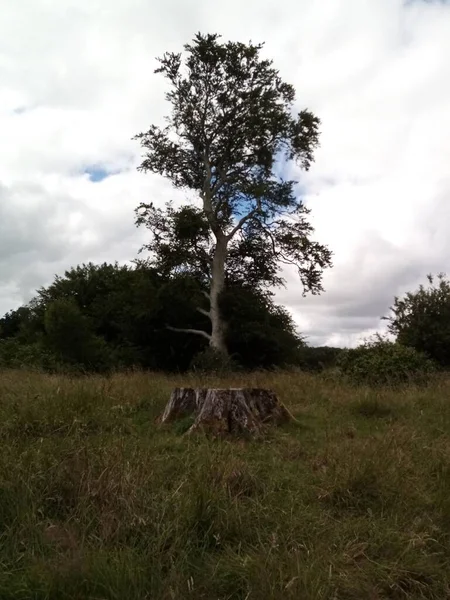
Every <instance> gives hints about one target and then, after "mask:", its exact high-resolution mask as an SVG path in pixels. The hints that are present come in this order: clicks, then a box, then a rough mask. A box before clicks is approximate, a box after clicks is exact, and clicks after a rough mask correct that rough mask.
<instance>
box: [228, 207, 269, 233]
mask: <svg viewBox="0 0 450 600" xmlns="http://www.w3.org/2000/svg"><path fill="white" fill-rule="evenodd" d="M257 203H258V206H257V207H256V208H254V209H253V210H251V211H250V212H249V213H248V214H247V215H245V216H243V217H242V219H240V220H239V221H238V223H237V225H236V226H235V227H234V228H233V229H232V230H231V233H229V234H228V235H227V240H228V241H230V240H231V239H232V238H233V237H234V235H235V233H237V232H238V231H239V230H241V229H242V227H243V225H244V224H245V223H246V222H247V221H249V220H250V219H252V218H253V217H254V216H255V215H256V214H257V213H258V212H259V211H260V210H261V200H260V199H259V198H258V199H257Z"/></svg>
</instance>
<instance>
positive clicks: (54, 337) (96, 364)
mask: <svg viewBox="0 0 450 600" xmlns="http://www.w3.org/2000/svg"><path fill="white" fill-rule="evenodd" d="M44 327H45V332H46V337H45V344H46V345H47V346H48V348H49V349H50V351H51V352H52V353H53V354H54V355H55V356H57V357H58V359H59V360H60V361H61V363H67V364H69V365H73V366H74V365H79V366H82V367H84V368H87V369H88V370H101V371H103V370H105V369H107V368H108V367H109V366H110V365H109V363H110V356H109V354H108V347H107V344H106V342H105V340H104V339H103V338H100V337H98V336H96V335H94V334H93V332H92V330H91V326H90V323H89V321H88V319H87V317H85V316H84V315H83V314H82V313H81V310H80V308H79V307H78V306H77V304H76V303H75V301H74V300H73V299H69V298H61V299H57V300H53V301H52V302H51V303H50V304H49V305H48V306H47V308H46V310H45V314H44Z"/></svg>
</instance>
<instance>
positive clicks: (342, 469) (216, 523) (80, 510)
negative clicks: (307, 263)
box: [0, 372, 450, 600]
mask: <svg viewBox="0 0 450 600" xmlns="http://www.w3.org/2000/svg"><path fill="white" fill-rule="evenodd" d="M180 383H183V384H186V378H183V379H182V380H181V379H179V378H178V379H177V378H167V377H164V376H160V375H145V374H132V375H127V376H125V375H117V376H114V377H112V378H109V379H103V378H89V379H69V378H64V377H47V376H43V375H38V374H28V373H19V372H4V373H1V374H0V439H1V445H2V448H1V453H0V598H1V600H9V599H15V600H16V599H23V600H28V599H31V598H32V599H35V600H44V599H46V600H54V599H67V600H74V599H80V600H81V599H83V600H84V599H92V600H94V599H95V600H106V599H108V600H109V599H116V600H127V599H137V600H142V599H144V598H145V599H148V600H150V599H152V600H153V599H161V600H173V599H176V600H178V599H180V600H185V599H186V600H189V599H195V600H201V599H205V600H232V599H233V600H234V599H236V600H264V599H274V600H278V599H279V600H281V599H290V598H292V599H296V600H298V599H301V600H308V599H330V600H332V599H333V600H351V599H353V600H363V599H368V600H371V599H372V600H381V599H403V598H405V599H406V598H408V599H415V598H417V599H419V598H421V599H426V598H429V599H436V600H437V599H438V600H445V599H446V598H448V599H450V563H449V559H450V537H449V536H450V440H449V433H450V381H449V380H447V379H439V380H438V379H436V381H435V382H434V383H433V385H432V386H430V387H429V388H427V389H422V390H421V389H414V388H408V389H404V390H400V391H399V390H397V391H389V390H385V391H373V390H370V389H351V388H348V387H345V386H344V385H342V384H339V383H337V382H335V381H333V380H332V379H328V380H327V378H325V377H319V376H307V375H299V374H276V375H270V374H254V375H251V376H248V375H247V376H238V377H235V378H233V380H231V379H230V380H228V381H226V382H217V381H213V380H211V381H204V380H203V381H202V382H201V384H202V385H233V386H237V385H242V384H243V385H248V386H255V387H260V386H264V387H271V388H273V389H274V390H275V391H277V392H278V394H279V396H280V398H281V399H282V400H283V402H285V403H286V405H287V406H288V408H289V409H290V410H291V411H292V412H293V414H294V415H295V417H296V419H297V421H296V422H293V423H291V424H289V425H288V426H286V427H284V428H280V429H278V430H273V431H271V432H270V434H269V435H268V436H267V437H266V438H265V439H263V440H258V441H253V442H249V441H238V440H208V439H204V438H202V437H194V438H190V439H187V438H186V437H183V436H182V435H181V433H182V428H180V427H179V428H177V426H174V427H172V428H166V429H160V428H158V427H157V426H156V425H155V422H154V421H155V417H156V415H157V414H158V413H159V412H160V411H161V410H162V408H163V406H164V404H165V401H166V400H167V398H168V395H169V393H170V390H171V388H172V387H174V386H175V385H177V384H180ZM192 383H194V384H199V383H200V382H198V381H197V382H196V381H193V382H192Z"/></svg>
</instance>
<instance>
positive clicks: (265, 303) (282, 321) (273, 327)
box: [221, 285, 303, 369]
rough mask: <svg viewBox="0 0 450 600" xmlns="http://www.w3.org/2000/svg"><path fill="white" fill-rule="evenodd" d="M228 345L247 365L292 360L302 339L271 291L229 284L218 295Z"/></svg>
mask: <svg viewBox="0 0 450 600" xmlns="http://www.w3.org/2000/svg"><path fill="white" fill-rule="evenodd" d="M221 308H222V312H223V315H224V317H225V319H226V321H227V323H228V336H227V337H228V339H227V342H228V347H229V349H230V352H231V354H232V356H233V357H234V358H235V359H236V360H237V361H238V362H239V364H241V365H242V366H244V367H245V368H247V369H256V368H268V369H270V368H272V367H274V366H278V367H280V366H284V365H288V364H294V363H295V362H296V360H297V350H298V348H299V346H301V344H302V343H303V342H302V340H301V338H300V336H299V335H298V333H297V331H296V326H295V323H294V322H293V320H292V317H291V315H290V314H289V313H288V312H287V310H285V309H284V308H283V307H281V306H277V305H276V304H275V303H274V302H273V301H272V298H271V296H270V295H268V294H263V293H261V292H259V291H258V290H257V289H256V290H255V289H250V288H249V287H248V286H240V285H234V286H230V287H228V289H226V290H225V292H224V293H223V295H222V298H221Z"/></svg>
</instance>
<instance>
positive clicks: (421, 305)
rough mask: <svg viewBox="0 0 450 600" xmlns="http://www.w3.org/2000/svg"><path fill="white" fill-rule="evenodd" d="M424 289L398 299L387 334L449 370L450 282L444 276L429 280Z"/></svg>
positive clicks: (395, 302)
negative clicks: (427, 285)
mask: <svg viewBox="0 0 450 600" xmlns="http://www.w3.org/2000/svg"><path fill="white" fill-rule="evenodd" d="M427 279H428V283H429V287H428V288H425V287H424V286H423V285H421V286H419V289H418V290H416V291H415V292H408V293H407V294H405V295H404V296H403V298H399V297H396V298H395V300H394V305H393V306H391V309H390V310H391V313H392V314H391V315H390V316H388V317H383V319H385V320H387V321H389V324H388V330H389V331H390V333H392V334H393V335H395V336H396V338H397V341H398V342H399V343H400V344H402V345H404V346H409V347H411V348H414V349H415V350H417V351H419V352H424V353H425V354H427V355H428V356H429V357H430V358H432V359H434V360H435V361H436V362H438V363H439V364H440V365H441V366H445V367H448V366H450V281H449V280H448V279H447V278H446V276H445V274H444V273H440V274H439V275H438V276H437V277H433V275H431V274H430V275H428V276H427Z"/></svg>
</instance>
